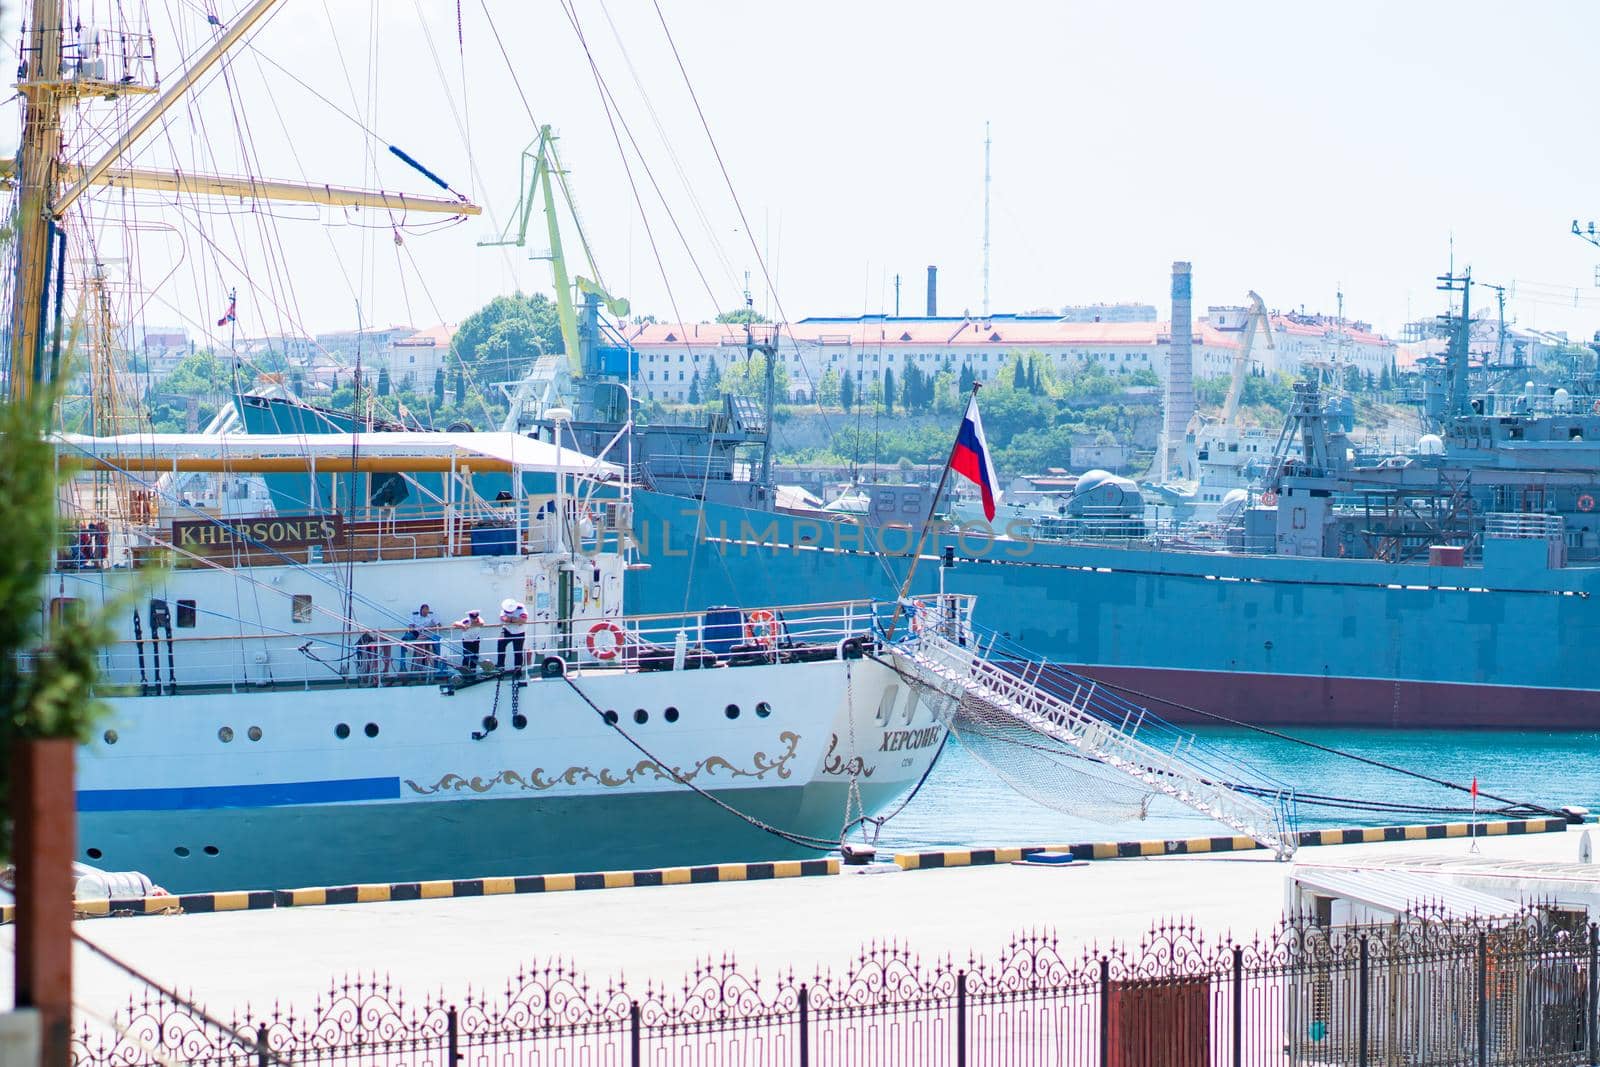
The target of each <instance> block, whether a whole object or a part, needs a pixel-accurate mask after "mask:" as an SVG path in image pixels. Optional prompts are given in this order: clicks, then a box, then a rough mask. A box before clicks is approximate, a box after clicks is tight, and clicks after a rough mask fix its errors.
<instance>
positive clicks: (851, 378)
mask: <svg viewBox="0 0 1600 1067" xmlns="http://www.w3.org/2000/svg"><path fill="white" fill-rule="evenodd" d="M839 406H840V407H842V408H844V409H845V410H846V411H854V410H855V409H856V376H855V375H854V374H851V373H850V372H849V371H848V370H847V371H845V372H844V376H843V377H841V378H840V379H839Z"/></svg>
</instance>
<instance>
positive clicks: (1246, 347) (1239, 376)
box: [1222, 289, 1277, 426]
mask: <svg viewBox="0 0 1600 1067" xmlns="http://www.w3.org/2000/svg"><path fill="white" fill-rule="evenodd" d="M1257 327H1259V328H1260V329H1261V332H1262V333H1264V334H1266V335H1267V348H1268V349H1275V348H1276V347H1277V345H1276V343H1275V342H1274V341H1273V340H1272V322H1271V320H1270V319H1269V318H1268V317H1267V305H1266V304H1265V303H1264V302H1263V301H1262V299H1261V296H1260V295H1259V294H1258V293H1257V292H1256V291H1255V290H1254V289H1252V290H1250V307H1249V308H1248V309H1247V310H1246V311H1245V316H1244V333H1243V334H1241V335H1240V337H1239V348H1238V351H1236V352H1235V353H1234V356H1233V380H1232V381H1231V382H1229V383H1228V399H1227V401H1226V402H1225V403H1224V404H1223V405H1222V423H1223V425H1225V426H1232V425H1233V424H1234V423H1235V421H1236V420H1237V418H1238V415H1239V398H1240V396H1241V395H1242V394H1243V393H1244V376H1245V374H1246V373H1247V372H1248V370H1249V367H1250V349H1251V347H1252V345H1253V344H1254V342H1255V336H1256V329H1257Z"/></svg>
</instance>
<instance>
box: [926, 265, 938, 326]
mask: <svg viewBox="0 0 1600 1067" xmlns="http://www.w3.org/2000/svg"><path fill="white" fill-rule="evenodd" d="M937 314H939V268H938V267H929V268H928V318H930V319H931V318H933V317H934V316H935V315H937Z"/></svg>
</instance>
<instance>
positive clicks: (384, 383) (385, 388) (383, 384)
mask: <svg viewBox="0 0 1600 1067" xmlns="http://www.w3.org/2000/svg"><path fill="white" fill-rule="evenodd" d="M378 395H379V396H388V395H389V368H388V367H382V368H380V369H379V371H378Z"/></svg>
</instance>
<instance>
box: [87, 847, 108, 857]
mask: <svg viewBox="0 0 1600 1067" xmlns="http://www.w3.org/2000/svg"><path fill="white" fill-rule="evenodd" d="M84 855H85V856H88V857H89V858H90V859H92V860H97V859H99V858H100V857H101V856H104V855H105V853H104V852H101V851H100V850H99V849H97V848H91V849H89V850H88V851H86V852H85V853H84Z"/></svg>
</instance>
